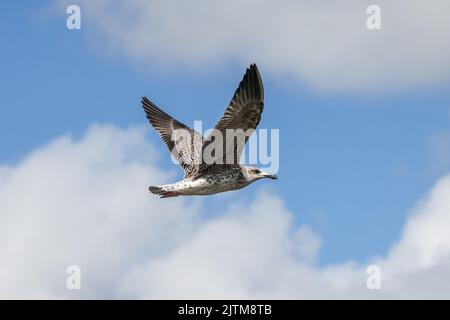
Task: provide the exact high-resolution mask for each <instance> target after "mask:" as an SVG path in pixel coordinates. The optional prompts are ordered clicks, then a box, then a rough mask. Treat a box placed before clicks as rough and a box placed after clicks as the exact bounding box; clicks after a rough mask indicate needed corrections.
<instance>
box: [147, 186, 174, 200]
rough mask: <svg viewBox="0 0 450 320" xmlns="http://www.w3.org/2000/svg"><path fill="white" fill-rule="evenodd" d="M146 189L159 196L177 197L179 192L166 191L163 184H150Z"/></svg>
mask: <svg viewBox="0 0 450 320" xmlns="http://www.w3.org/2000/svg"><path fill="white" fill-rule="evenodd" d="M148 190H149V191H150V192H151V193H153V194H157V195H159V196H160V198H170V197H178V196H179V195H180V194H179V193H177V192H174V191H167V190H165V189H164V186H150V187H148Z"/></svg>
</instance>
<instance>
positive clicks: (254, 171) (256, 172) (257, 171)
mask: <svg viewBox="0 0 450 320" xmlns="http://www.w3.org/2000/svg"><path fill="white" fill-rule="evenodd" d="M260 172H261V171H259V170H258V169H254V170H253V173H255V174H258V173H260Z"/></svg>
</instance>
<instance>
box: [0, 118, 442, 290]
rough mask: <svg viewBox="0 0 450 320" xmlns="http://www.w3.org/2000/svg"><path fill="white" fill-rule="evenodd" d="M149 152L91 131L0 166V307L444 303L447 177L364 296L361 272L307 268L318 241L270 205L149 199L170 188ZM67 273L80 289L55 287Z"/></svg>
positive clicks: (265, 201)
mask: <svg viewBox="0 0 450 320" xmlns="http://www.w3.org/2000/svg"><path fill="white" fill-rule="evenodd" d="M155 154H156V153H155V152H154V150H153V148H152V147H151V146H150V145H149V143H148V142H147V141H146V140H145V130H143V129H141V128H131V129H128V130H122V129H117V128H115V127H112V126H93V127H92V128H91V129H90V130H89V131H88V132H87V133H86V135H85V136H84V137H83V138H82V139H81V140H79V141H75V140H74V139H72V138H71V137H69V136H65V137H62V138H59V139H56V140H55V141H53V142H51V143H49V144H48V145H46V146H43V147H41V148H39V149H37V150H35V151H34V152H32V153H31V154H30V155H28V156H27V157H26V158H25V159H24V160H23V161H22V162H21V163H20V164H18V165H16V166H14V167H10V168H5V167H0V172H2V174H0V177H1V180H0V219H1V222H2V223H1V224H0V283H1V284H2V285H1V286H0V297H1V298H111V297H127V298H386V297H387V298H405V297H408V298H419V297H425V298H430V297H433V298H450V295H449V292H450V291H449V285H448V283H450V282H449V280H450V234H449V233H448V230H449V228H450V176H447V177H444V178H442V179H441V180H440V181H439V182H438V183H437V184H436V185H435V186H434V188H433V189H432V190H431V191H430V193H429V194H428V195H427V196H426V197H425V198H424V199H423V200H422V201H421V202H420V203H419V205H418V206H417V207H416V208H415V209H414V210H413V212H412V214H411V216H410V217H409V218H408V220H407V222H406V226H405V229H404V231H403V235H402V236H401V239H400V240H399V241H398V242H397V243H396V244H395V245H394V246H393V248H392V249H391V250H390V252H389V254H388V255H387V256H386V257H381V258H378V259H374V260H372V261H369V262H368V263H367V264H369V263H370V264H372V263H376V264H378V265H379V266H380V268H381V271H382V290H380V291H369V290H368V289H367V288H366V279H367V274H366V265H363V264H358V263H355V262H351V261H349V262H348V263H342V264H334V265H329V266H327V267H318V266H317V265H316V264H315V262H314V260H315V257H316V256H317V254H318V251H319V249H320V244H321V239H320V237H318V236H317V235H316V234H315V233H314V232H313V231H312V230H311V229H310V228H309V227H308V226H299V227H298V228H295V227H294V226H293V222H292V218H293V213H292V212H290V211H289V210H287V209H286V208H285V206H284V205H283V202H282V200H281V199H279V198H278V197H276V196H273V195H269V194H266V193H261V194H260V195H259V196H257V197H256V198H255V199H253V200H252V201H251V202H250V203H244V202H239V198H238V195H239V193H234V194H229V196H230V197H229V199H234V200H236V203H235V204H234V205H232V206H230V207H228V208H223V209H221V210H220V212H217V213H216V214H214V215H213V216H209V218H206V217H203V216H202V214H201V212H202V211H203V210H205V208H203V206H202V202H201V200H198V199H186V198H176V199H159V198H157V197H154V196H152V195H151V194H149V193H148V192H147V185H148V184H149V183H162V182H167V181H169V180H170V179H173V178H174V177H173V176H168V175H167V174H165V173H164V172H163V171H162V170H161V169H159V168H158V167H157V165H156V163H157V159H155V156H154V155H155ZM6 172H7V173H6ZM209 210H210V209H209ZM329 227H330V228H331V227H332V226H329ZM348 232H351V230H349V231H348ZM73 264H75V265H79V266H80V267H81V270H82V289H81V291H69V290H68V289H67V288H66V286H65V283H66V278H67V274H66V273H65V272H66V268H67V266H69V265H73Z"/></svg>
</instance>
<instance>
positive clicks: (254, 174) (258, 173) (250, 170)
mask: <svg viewBox="0 0 450 320" xmlns="http://www.w3.org/2000/svg"><path fill="white" fill-rule="evenodd" d="M243 169H244V170H242V172H243V173H244V176H245V177H246V179H247V181H249V182H253V181H256V180H259V179H262V178H269V179H278V176H277V175H275V174H270V173H268V172H266V171H264V170H261V169H259V168H256V167H244V168H243Z"/></svg>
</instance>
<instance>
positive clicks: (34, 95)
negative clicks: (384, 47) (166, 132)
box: [0, 1, 450, 265]
mask: <svg viewBox="0 0 450 320" xmlns="http://www.w3.org/2000/svg"><path fill="white" fill-rule="evenodd" d="M51 4H52V2H50V1H45V2H39V3H37V2H33V1H20V2H19V1H16V2H2V3H1V4H0V12H2V17H1V19H0V35H1V36H0V38H1V41H2V45H1V48H2V50H0V61H1V64H2V67H1V72H0V87H1V88H2V90H1V91H0V101H1V106H2V107H1V109H2V116H1V117H0V145H1V148H0V163H1V164H4V165H12V166H14V165H16V164H18V163H19V162H20V161H21V159H23V157H24V156H26V155H27V154H29V153H30V152H31V151H32V150H34V149H36V148H38V147H40V146H42V145H45V144H46V143H48V142H49V141H50V140H52V139H54V138H56V137H58V136H60V135H62V134H66V133H71V134H73V135H74V136H75V137H81V136H82V135H83V134H84V132H85V131H86V129H87V128H88V127H89V126H90V125H91V124H92V123H111V124H115V125H117V126H119V127H128V126H132V125H144V124H147V120H146V119H145V116H144V114H143V112H142V110H141V107H140V102H139V101H140V97H141V96H143V95H146V96H148V97H149V98H150V99H152V100H153V101H155V102H156V103H158V104H159V105H160V106H161V107H163V108H164V109H165V110H167V112H168V113H170V114H172V115H173V116H175V117H176V118H178V119H179V120H180V121H182V122H184V123H186V124H190V125H192V123H193V121H194V120H203V121H204V123H206V124H207V125H209V126H213V125H214V124H215V122H216V120H217V119H218V118H219V116H220V115H221V114H222V112H223V110H224V108H225V106H226V104H227V103H228V101H229V99H230V98H231V95H232V93H233V92H234V90H235V88H236V86H237V84H238V82H239V81H240V80H241V77H242V75H243V73H244V70H245V68H246V67H247V65H246V64H245V63H241V62H237V61H232V60H231V61H228V62H224V63H223V64H221V65H220V66H219V67H214V68H209V67H208V66H205V70H202V71H201V72H195V71H193V69H192V68H164V67H161V68H160V67H157V66H156V65H157V63H153V64H152V63H150V64H148V65H147V64H146V65H143V66H142V65H140V64H139V63H137V62H135V61H132V60H131V61H130V59H127V57H126V56H125V55H124V54H122V53H120V52H119V53H117V54H116V53H114V52H113V53H111V54H104V52H101V50H98V48H97V47H96V46H95V45H93V42H95V40H93V36H92V33H90V32H91V31H90V25H89V24H88V23H86V24H84V25H83V27H82V29H81V30H74V31H69V30H67V29H66V27H65V19H66V15H65V13H64V12H61V13H60V14H59V15H54V13H51V14H49V13H48V12H49V11H48V10H47V9H46V8H48V7H50V6H51ZM92 32H94V31H92ZM243 60H245V61H249V62H256V63H257V64H258V66H259V69H260V71H261V74H262V77H263V80H264V85H265V93H266V100H265V110H264V113H263V117H262V121H261V123H260V127H261V128H279V129H280V140H281V141H280V171H279V177H280V179H279V180H278V181H276V182H275V183H273V182H272V181H264V182H261V183H259V184H254V185H252V186H251V187H249V188H247V189H244V190H241V191H239V193H240V195H239V196H240V197H242V199H250V198H251V197H253V196H254V195H255V194H256V193H257V191H258V190H259V189H261V188H265V189H267V190H270V191H271V192H274V193H275V194H277V195H279V196H280V197H281V198H282V199H283V201H284V202H285V204H286V207H287V208H288V209H290V210H291V211H292V212H294V213H295V222H296V223H298V224H303V223H306V224H309V225H311V226H312V227H313V228H314V230H315V231H316V232H317V233H318V234H319V235H320V236H321V237H322V239H323V248H322V250H321V253H320V256H319V264H321V265H326V264H329V263H335V262H343V261H348V260H355V261H359V262H364V261H366V260H367V259H369V258H370V257H372V256H376V255H381V254H385V253H386V252H387V250H388V249H389V248H390V246H391V245H392V244H393V243H394V242H395V241H396V240H398V239H399V237H400V235H401V231H402V229H403V226H404V223H405V221H406V219H407V214H408V211H409V210H410V209H411V208H412V207H413V206H414V205H415V204H416V202H417V201H418V199H420V198H421V196H422V195H423V194H424V193H426V192H427V190H429V189H430V187H431V186H432V185H433V184H434V183H435V181H436V180H437V179H438V178H439V177H440V176H442V175H443V174H445V173H447V172H446V170H447V169H448V168H446V167H445V165H446V163H445V162H444V163H443V165H442V161H439V159H435V158H434V156H433V152H432V146H431V141H432V139H433V136H435V135H436V134H440V133H448V132H450V90H448V89H449V83H448V82H445V81H444V82H440V83H439V84H438V85H436V86H431V87H429V86H428V87H424V88H421V87H420V86H415V87H414V88H406V89H395V90H387V91H383V90H380V92H378V93H377V92H375V93H374V92H369V93H367V92H358V91H355V92H352V91H351V90H346V91H344V92H326V91H324V90H320V89H319V90H318V89H316V88H313V87H311V86H310V85H307V84H306V83H303V82H302V81H293V80H292V79H291V78H290V77H288V76H286V77H282V76H274V75H273V73H272V72H271V71H270V72H269V71H267V72H266V70H273V67H272V66H266V65H265V62H264V60H263V61H262V62H261V61H258V57H256V56H255V57H253V56H248V57H245V58H243ZM337 81H338V80H337ZM148 138H149V140H150V141H152V142H153V144H154V146H156V148H157V150H158V152H159V151H160V152H161V153H162V156H161V160H160V165H161V167H162V168H164V169H167V170H172V171H176V170H178V169H176V168H175V167H174V165H173V164H172V163H171V162H170V159H169V157H166V154H165V152H166V150H165V147H164V145H163V144H162V142H161V141H160V139H159V137H158V136H157V134H156V133H155V132H154V131H153V130H151V128H150V127H149V130H148ZM444 147H446V148H448V146H443V148H444ZM437 163H440V165H441V167H436V164H437ZM447 165H450V163H447ZM176 172H177V174H178V176H179V177H181V175H182V172H181V170H178V171H176ZM149 184H151V181H149ZM149 196H150V195H149ZM204 201H205V208H208V210H207V211H208V212H210V209H214V208H217V207H219V206H221V205H222V204H223V203H224V201H226V197H222V196H218V197H215V198H209V199H205V200H204ZM205 214H206V213H205Z"/></svg>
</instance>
